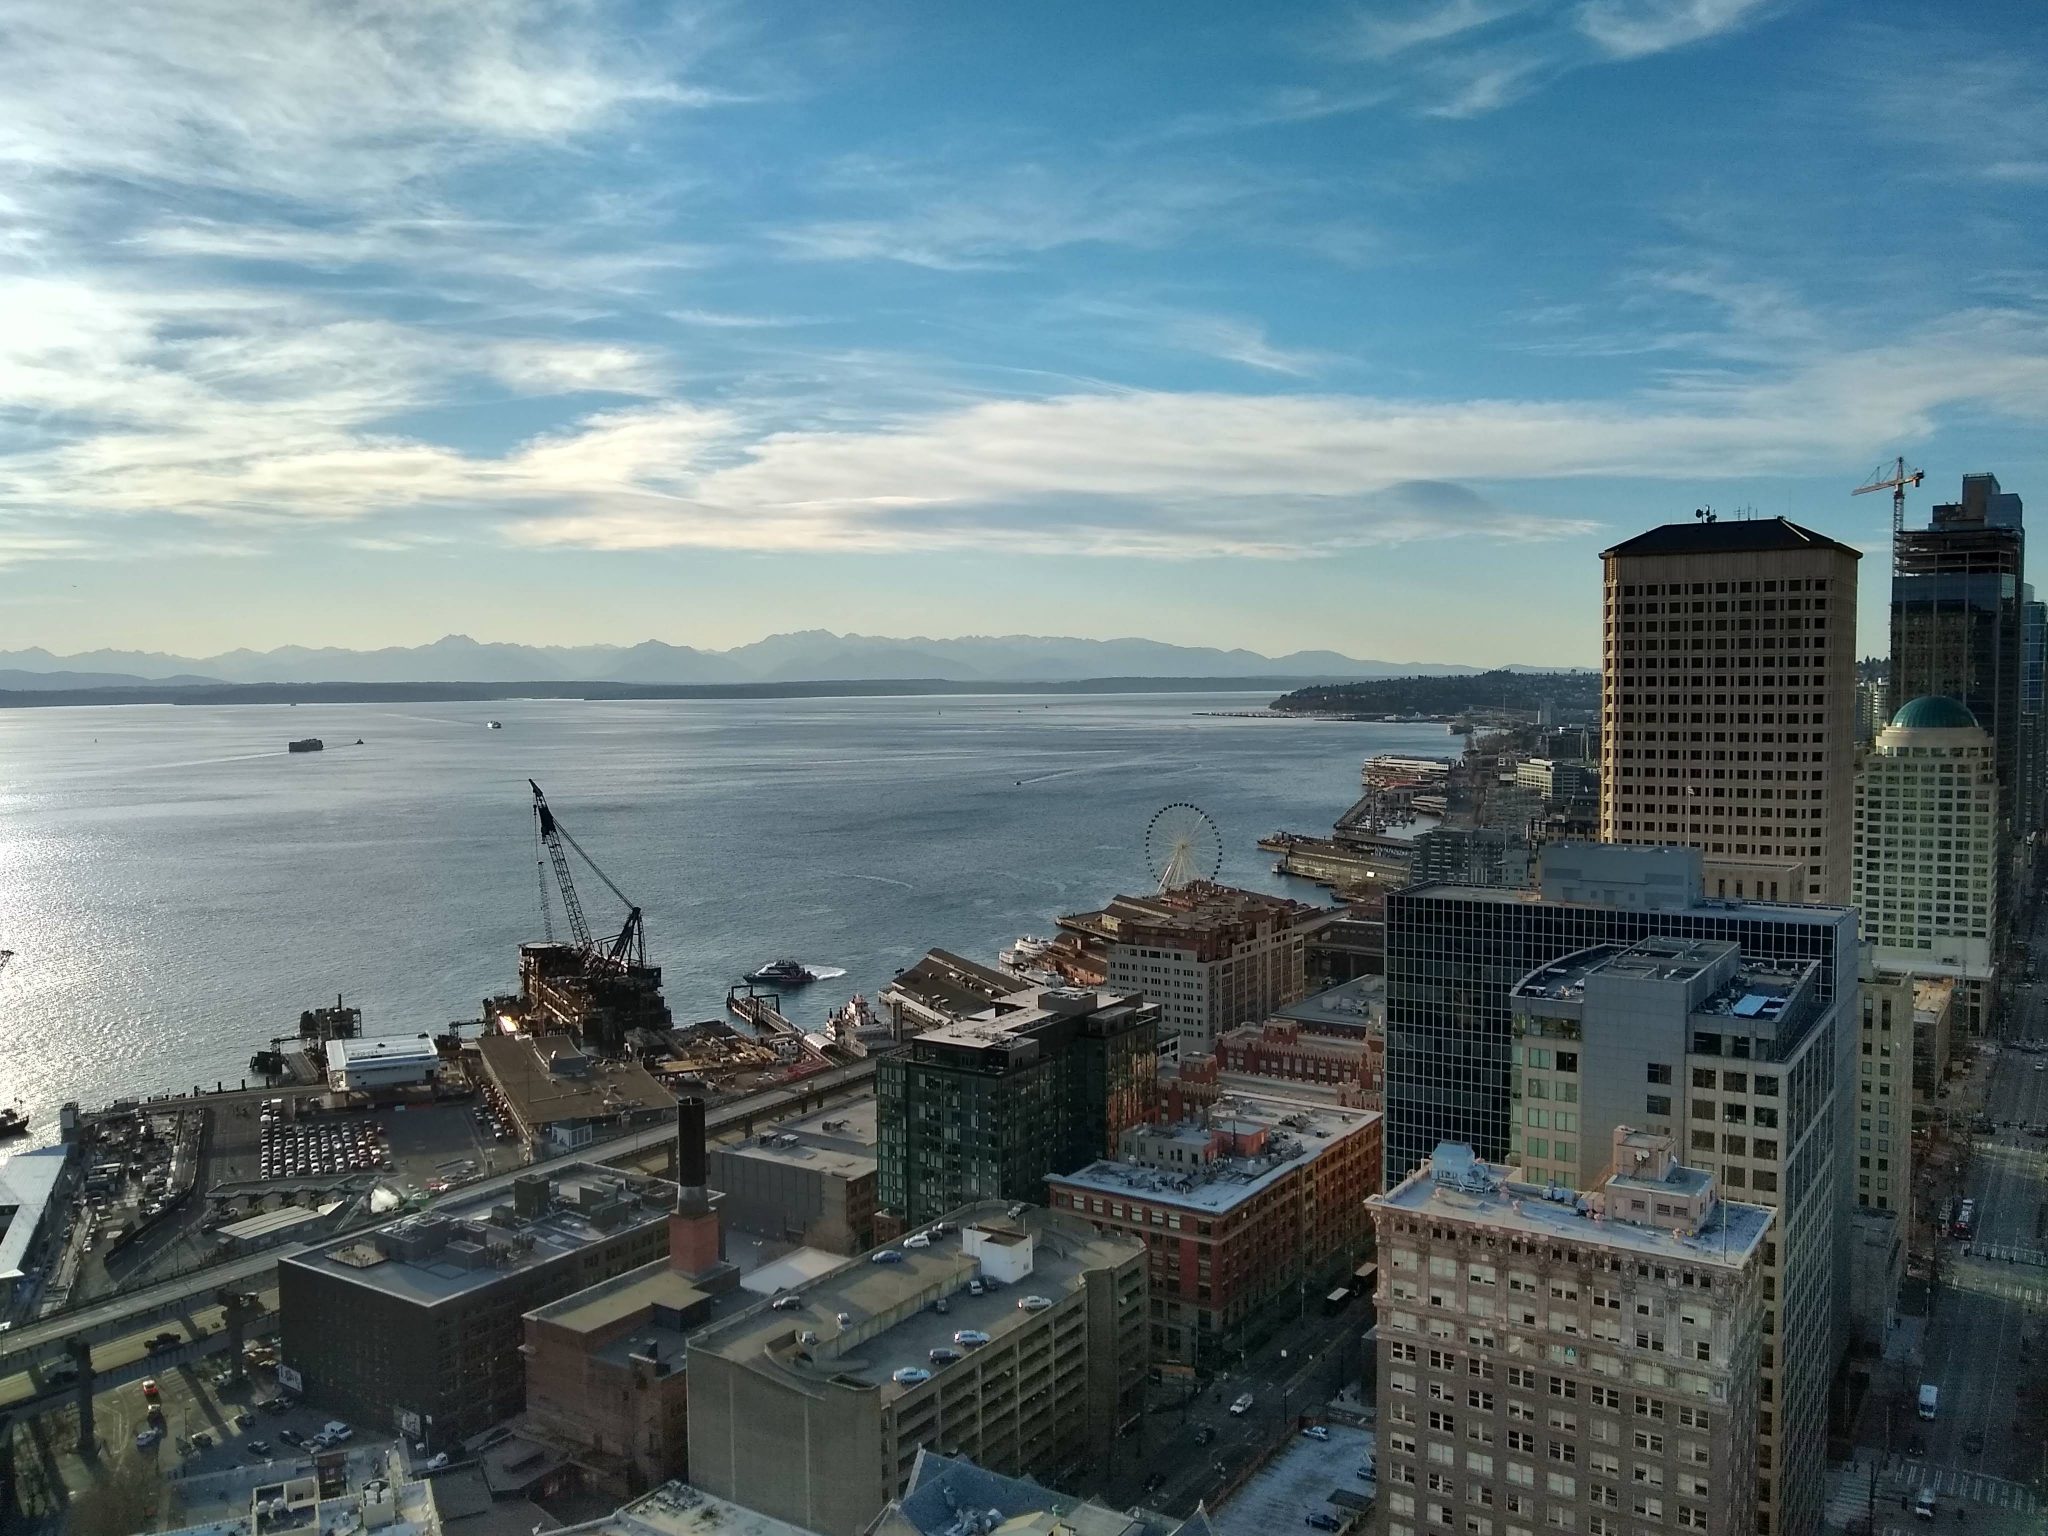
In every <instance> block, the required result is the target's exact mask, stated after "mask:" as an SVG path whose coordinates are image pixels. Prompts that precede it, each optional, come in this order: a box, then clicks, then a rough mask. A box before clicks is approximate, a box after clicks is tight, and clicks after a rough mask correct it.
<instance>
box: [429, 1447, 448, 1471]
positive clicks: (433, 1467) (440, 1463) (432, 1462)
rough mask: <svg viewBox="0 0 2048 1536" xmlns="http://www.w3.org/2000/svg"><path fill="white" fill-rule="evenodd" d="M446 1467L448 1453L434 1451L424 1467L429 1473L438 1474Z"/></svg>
mask: <svg viewBox="0 0 2048 1536" xmlns="http://www.w3.org/2000/svg"><path fill="white" fill-rule="evenodd" d="M447 1465H448V1453H447V1452H446V1451H436V1452H434V1454H433V1455H431V1456H429V1457H428V1458H427V1461H426V1467H427V1470H428V1471H429V1472H438V1471H440V1470H441V1469H442V1468H443V1467H445V1466H447Z"/></svg>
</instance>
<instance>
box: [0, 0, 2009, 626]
mask: <svg viewBox="0 0 2048 1536" xmlns="http://www.w3.org/2000/svg"><path fill="white" fill-rule="evenodd" d="M2044 75H2048V10H2044V8H2042V7H2041V6H2039V5H2038V3H2032V0H2025V3H1999V0H1982V3H1978V4H1972V5H1969V6H1928V5H1925V4H1922V3H1904V0H1856V3H1849V0H1840V3H1819V0H1805V3H1801V0H1568V3H1548V0H1416V3H1407V0H1401V3H1394V0H1371V3H1364V4H1353V5H1339V6H1328V5H1317V4H1309V3H1302V4H1294V5H1287V6H1248V5H1245V4H1243V3H1242V0H1229V3H1209V0H1156V3H1148V0H1125V3H1120V4H1116V5H1101V4H1081V3H1059V0H1049V3H1042V4H1031V5H1020V4H1011V5H947V4H933V3H929V0H927V3H925V4H920V5H909V4H895V3H890V0H865V3H863V4H861V5H858V6H826V5H817V4H796V3H783V4H769V5H760V4H754V5H739V4H701V5H700V4H696V3H692V0H675V3H670V4H627V3H618V4H614V3H608V0H96V3H94V4H91V5H80V4H78V3H77V0H8V3H7V4H6V5H5V7H4V8H0V648H16V647H26V646H31V645H44V646H48V647H49V648H51V649H53V650H57V651H60V652H61V651H76V650H86V649H92V648H95V647H100V646H114V647H127V648H140V649H157V650H167V651H174V652H179V653H182V654H187V655H200V656H203V655H206V654H210V653H213V652H217V651H221V650H225V649H229V648H231V647H236V646H253V647H257V648H266V647H270V646H275V645H281V644H287V643H299V644H307V645H344V646H361V647H371V646H382V645H397V644H417V643H423V642H426V641H429V640H432V639H434V638H436V637H437V636H439V635H442V634H444V633H448V632H453V631H460V632H464V633H468V634H471V635H474V636H476V637H477V638H479V639H487V640H508V641H526V642H530V643H536V644H547V643H559V644H569V643H587V642H617V643H632V642H635V641H638V640H642V639H646V638H650V637H652V638H658V639H663V640H668V641H671V642H674V643H679V644H692V645H699V646H707V647H725V646H730V645H735V644H742V643H745V642H747V641H750V640H753V639H756V638H759V637H760V636H761V635H763V634H766V633H770V632H772V631H776V630H788V629H803V628H829V629H836V630H854V631H860V632H863V633H869V634H890V635H934V636H938V635H952V634H989V633H1030V634H1072V635H1092V636H1100V637H1110V636H1120V635H1146V636H1150V637H1153V638H1157V639H1162V640H1168V641H1177V642H1181V643H1190V644H1221V645H1242V646H1248V647H1251V648H1253V649H1257V650H1261V651H1265V652H1268V653H1274V654H1277V653H1280V652H1284V651H1288V650H1293V649H1297V648H1330V649H1336V650H1340V651H1344V652H1347V653H1349V654H1351V655H1354V656H1360V657H1371V658H1387V659H1412V660H1424V659H1426V660H1438V661H1457V662H1467V663H1472V664H1485V665H1491V664H1500V663H1527V664H1538V665H1568V664H1591V663H1593V662H1595V661H1596V659H1597V649H1598V625H1599V612H1598V609H1599V595H1598V571H1599V562H1598V553H1599V551H1600V550H1601V549H1602V548H1604V547H1605V546H1606V545H1607V544H1609V543H1612V542H1615V541H1616V540H1618V539H1620V538H1623V537H1627V536H1628V535H1630V534H1632V533H1635V532H1639V531H1641V530H1642V529H1643V528H1645V527H1649V526H1652V525H1655V524H1657V523H1661V522H1668V521H1675V520H1685V519H1689V518H1690V517H1691V516H1692V515H1693V512H1694V509H1695V508H1698V507H1702V506H1712V507H1714V508H1715V509H1717V510H1718V511H1719V512H1720V513H1721V514H1722V515H1724V516H1737V515H1743V514H1744V513H1745V512H1746V511H1749V510H1751V509H1753V511H1754V513H1755V515H1760V516H1775V515H1784V516H1789V517H1792V518H1794V519H1795V520H1797V521H1799V522H1802V523H1806V524H1808V525H1810V526H1812V527H1814V528H1817V529H1819V530H1821V531H1822V532H1825V533H1827V534H1830V535H1832V536H1834V537H1836V538H1839V539H1842V540H1843V541H1844V542H1848V543H1851V544H1854V545H1856V546H1857V547H1859V548H1862V549H1864V550H1866V551H1867V552H1868V556H1867V558H1866V559H1865V561H1864V582H1863V591H1862V602H1861V608H1862V637H1863V645H1864V649H1865V650H1866V651H1869V652H1881V651H1882V650H1883V648H1884V640H1883V612H1882V610H1883V603H1884V595H1885V570H1884V566H1885V559H1884V551H1885V547H1886V542H1887V534H1888V531H1889V518H1890V508H1889V506H1888V504H1887V502H1888V498H1887V497H1886V496H1884V495H1870V496H1863V497H1852V496H1851V494H1850V493H1851V491H1852V490H1853V489H1854V488H1855V487H1856V486H1858V485H1860V484H1863V483H1864V482H1865V481H1866V480H1867V479H1869V478H1870V477H1871V474H1872V467H1873V466H1874V465H1878V464H1880V463H1884V464H1889V463H1890V461H1891V459H1892V458H1893V456H1894V455H1904V456H1905V458H1906V459H1907V461H1908V463H1909V464H1910V465H1912V466H1915V467H1918V468H1921V469H1924V470H1925V471H1926V472H1927V476H1928V481H1927V484H1926V485H1925V486H1924V487H1923V488H1921V489H1920V490H1919V491H1917V492H1915V493H1914V498H1913V501H1912V502H1911V503H1910V504H1909V511H1908V515H1909V517H1918V518H1920V519H1923V520H1924V516H1925V512H1926V507H1927V506H1928V504H1929V503H1930V502H1931V501H1933V500H1935V499H1942V500H1947V499H1953V498H1954V496H1955V495H1956V493H1957V491H1958V489H1959V484H1960V478H1961V476H1962V475H1963V474H1964V473H1965V472H1969V471H1977V470H1990V471H1992V472H1994V473H1996V474H1997V475H1998V476H1999V478H2000V480H2001V481H2002V482H2003V484H2004V486H2005V488H2006V489H2008V490H2014V491H2017V492H2019V493H2020V494H2021V495H2022V496H2023V497H2025V498H2028V499H2030V500H2033V501H2035V502H2036V503H2037V504H2038V505H2039V506H2040V507H2041V508H2042V512H2043V514H2044V515H2048V448H2044V442H2048V439H2044V435H2043V431H2042V428H2043V426H2044V423H2048V252H2044V248H2043V233H2042V232H2043V231H2044V230H2048V96H2044V94H2043V93H2042V92H2041V91H2040V90H2039V88H2038V82H2039V80H2040V79H2042V78H2043V77H2044ZM2044 581H2048V573H2044Z"/></svg>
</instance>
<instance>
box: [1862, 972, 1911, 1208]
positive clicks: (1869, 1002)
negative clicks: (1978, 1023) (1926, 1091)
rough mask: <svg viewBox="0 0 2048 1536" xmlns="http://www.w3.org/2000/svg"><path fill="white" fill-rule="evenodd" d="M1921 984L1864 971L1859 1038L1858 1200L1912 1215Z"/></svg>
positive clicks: (1875, 1206) (1906, 977)
mask: <svg viewBox="0 0 2048 1536" xmlns="http://www.w3.org/2000/svg"><path fill="white" fill-rule="evenodd" d="M1918 988H1919V983H1918V982H1916V981H1915V980H1914V979H1913V978H1912V977H1910V976H1896V975H1891V974H1888V973H1886V972H1882V971H1876V970H1870V971H1866V973H1865V975H1864V977H1863V981H1862V988H1861V992H1862V1005H1863V1023H1862V1029H1861V1031H1860V1032H1859V1036H1858V1040H1857V1053H1858V1061H1857V1071H1858V1073H1859V1076H1858V1078H1857V1082H1856V1148H1855V1151H1856V1204H1857V1206H1858V1208H1859V1209H1865V1210H1876V1211H1896V1212H1898V1213H1899V1216H1900V1219H1901V1220H1902V1221H1905V1222H1907V1223H1910V1222H1911V1221H1912V1213H1913V1048H1914V1045H1913V1033H1914V1018H1915V1010H1916V1008H1917V992H1918Z"/></svg>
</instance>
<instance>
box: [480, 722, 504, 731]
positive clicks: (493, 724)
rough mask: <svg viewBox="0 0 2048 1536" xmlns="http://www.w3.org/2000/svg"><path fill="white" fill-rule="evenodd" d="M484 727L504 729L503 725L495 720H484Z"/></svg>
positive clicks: (492, 729)
mask: <svg viewBox="0 0 2048 1536" xmlns="http://www.w3.org/2000/svg"><path fill="white" fill-rule="evenodd" d="M484 729H485V730H487V731H502V730H503V729H505V727H504V726H502V725H500V724H499V723H498V722H497V721H496V720H486V721H485V722H484Z"/></svg>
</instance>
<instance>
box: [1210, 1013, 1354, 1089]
mask: <svg viewBox="0 0 2048 1536" xmlns="http://www.w3.org/2000/svg"><path fill="white" fill-rule="evenodd" d="M1386 1052H1387V1043H1386V1039H1385V1037H1384V1036H1380V1035H1361V1036H1358V1037H1356V1038H1353V1037H1339V1036H1335V1035H1318V1034H1311V1033H1308V1032H1306V1031H1304V1030H1303V1029H1302V1027H1301V1026H1300V1025H1299V1024H1296V1023H1293V1022H1291V1021H1288V1020H1285V1019H1274V1020H1271V1021H1269V1022H1267V1023H1265V1024H1258V1025H1250V1024H1248V1025H1246V1026H1244V1027H1243V1028H1242V1029H1233V1030H1230V1031H1229V1032H1228V1033H1226V1034H1222V1035H1219V1036H1217V1039H1216V1060H1217V1064H1218V1066H1219V1067H1220V1068H1221V1069H1222V1070H1223V1071H1225V1072H1242V1073H1245V1074H1247V1075H1248V1076H1252V1077H1270V1078H1273V1079H1275V1080H1276V1081H1279V1082H1288V1083H1314V1084H1315V1085H1317V1086H1318V1087H1323V1088H1329V1089H1331V1090H1333V1091H1334V1092H1335V1093H1336V1096H1337V1097H1336V1102H1337V1103H1339V1104H1342V1105H1345V1106H1346V1107H1348V1108H1352V1109H1379V1108H1381V1106H1382V1103H1383V1095H1384V1093H1385V1079H1386Z"/></svg>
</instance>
